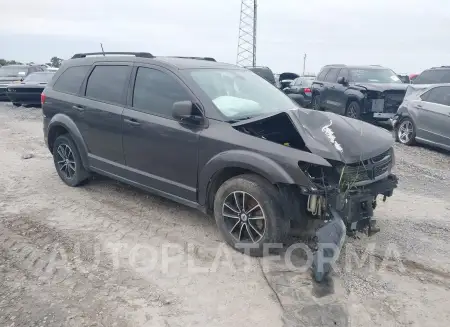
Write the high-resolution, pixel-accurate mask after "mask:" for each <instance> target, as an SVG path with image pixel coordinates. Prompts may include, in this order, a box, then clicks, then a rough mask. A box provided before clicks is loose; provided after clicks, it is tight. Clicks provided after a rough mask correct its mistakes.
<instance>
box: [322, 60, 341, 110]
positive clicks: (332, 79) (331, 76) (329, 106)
mask: <svg viewBox="0 0 450 327" xmlns="http://www.w3.org/2000/svg"><path fill="white" fill-rule="evenodd" d="M339 70H340V68H331V69H330V71H329V72H328V74H327V76H325V81H324V91H323V94H321V101H322V106H323V108H324V109H325V110H327V111H332V112H336V107H337V103H336V100H335V89H336V85H339V84H337V83H336V81H337V76H338V73H339Z"/></svg>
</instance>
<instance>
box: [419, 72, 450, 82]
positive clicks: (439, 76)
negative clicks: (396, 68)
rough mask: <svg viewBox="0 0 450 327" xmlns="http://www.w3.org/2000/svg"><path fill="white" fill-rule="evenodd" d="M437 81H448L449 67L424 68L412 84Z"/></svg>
mask: <svg viewBox="0 0 450 327" xmlns="http://www.w3.org/2000/svg"><path fill="white" fill-rule="evenodd" d="M439 83H450V69H436V70H426V71H424V72H423V73H422V74H420V75H419V76H417V77H416V78H415V79H414V81H413V84H439Z"/></svg>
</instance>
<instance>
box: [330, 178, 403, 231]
mask: <svg viewBox="0 0 450 327" xmlns="http://www.w3.org/2000/svg"><path fill="white" fill-rule="evenodd" d="M397 185H398V178H397V176H396V175H394V174H389V175H388V176H387V177H386V178H384V179H382V180H379V181H377V182H375V183H372V184H369V185H365V186H364V187H361V188H355V189H354V190H350V191H348V192H346V193H344V194H338V195H337V196H336V199H335V201H336V204H335V207H336V209H337V211H338V212H339V214H340V215H341V216H342V219H343V221H344V223H345V225H346V226H347V230H348V231H349V232H354V231H356V230H361V229H363V228H365V227H367V226H368V223H369V222H370V220H371V219H372V217H373V210H374V209H375V206H376V199H377V196H379V195H382V196H383V197H390V196H392V195H393V193H394V189H395V188H396V187H397Z"/></svg>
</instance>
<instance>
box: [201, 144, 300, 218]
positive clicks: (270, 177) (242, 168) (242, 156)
mask: <svg viewBox="0 0 450 327" xmlns="http://www.w3.org/2000/svg"><path fill="white" fill-rule="evenodd" d="M243 174H256V175H259V176H260V177H262V178H264V179H266V180H267V181H268V182H270V183H271V184H274V185H276V184H280V183H282V184H295V181H294V179H293V178H292V177H291V176H290V175H289V174H288V173H287V172H286V170H285V169H283V167H281V166H280V165H279V164H278V163H276V162H275V161H273V160H272V159H270V158H268V157H265V156H263V155H261V154H259V153H254V152H249V151H243V150H231V151H227V152H224V153H220V154H218V155H216V156H215V157H213V158H212V159H211V160H209V161H208V163H207V164H206V165H205V166H204V168H203V169H202V171H201V173H200V174H199V193H198V201H199V204H200V205H202V206H205V207H206V209H207V210H208V209H210V206H211V204H212V202H213V200H214V196H215V194H216V192H217V190H218V189H219V187H220V185H222V184H223V183H224V182H225V181H226V180H229V179H230V178H233V177H236V176H239V175H243Z"/></svg>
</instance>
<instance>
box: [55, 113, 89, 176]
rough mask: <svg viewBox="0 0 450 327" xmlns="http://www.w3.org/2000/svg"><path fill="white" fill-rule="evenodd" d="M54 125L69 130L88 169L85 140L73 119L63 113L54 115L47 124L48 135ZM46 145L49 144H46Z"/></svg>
mask: <svg viewBox="0 0 450 327" xmlns="http://www.w3.org/2000/svg"><path fill="white" fill-rule="evenodd" d="M56 126H61V127H64V128H65V129H66V130H67V131H68V132H69V135H70V136H71V137H72V139H73V140H74V142H75V144H76V146H77V148H78V152H79V153H80V157H81V162H82V163H83V166H84V168H86V169H89V159H88V149H87V146H86V142H85V141H84V139H83V136H82V135H81V132H80V130H79V129H78V127H77V125H76V124H75V123H74V121H73V120H72V119H71V118H70V117H69V116H67V115H65V114H56V115H54V116H53V117H52V119H51V120H50V123H49V124H48V135H50V131H51V130H52V128H54V127H56ZM47 146H50V145H49V144H47ZM50 150H52V149H50Z"/></svg>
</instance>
